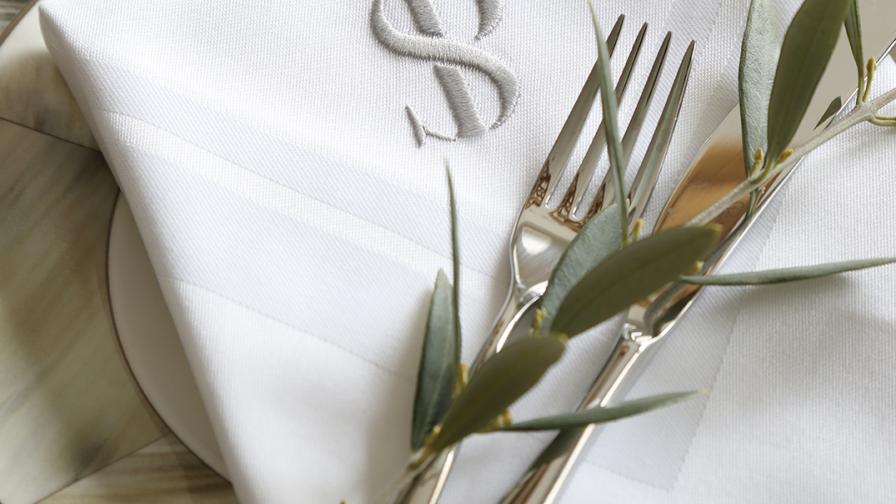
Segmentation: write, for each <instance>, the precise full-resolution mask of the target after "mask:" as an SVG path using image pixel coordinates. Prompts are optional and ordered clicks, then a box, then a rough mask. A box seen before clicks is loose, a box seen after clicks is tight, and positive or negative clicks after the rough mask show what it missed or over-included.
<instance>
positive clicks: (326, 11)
mask: <svg viewBox="0 0 896 504" xmlns="http://www.w3.org/2000/svg"><path fill="white" fill-rule="evenodd" d="M747 3H748V2H747V1H746V0H736V1H727V0H674V1H668V0H651V1H644V0H614V1H612V2H610V1H607V2H597V7H598V10H599V13H600V15H601V19H602V20H603V24H604V27H605V30H606V31H608V30H609V27H610V25H611V24H612V22H613V21H614V20H615V18H616V16H617V15H618V14H620V13H625V14H627V15H628V24H627V26H626V30H625V32H624V35H623V37H622V40H621V41H620V43H619V49H620V50H619V52H618V53H617V54H625V53H627V51H628V48H629V46H630V44H631V41H632V40H633V38H634V34H635V32H636V31H637V28H638V26H639V25H640V23H641V22H649V23H650V32H649V35H648V39H647V43H646V46H645V55H646V57H644V58H643V61H642V64H641V65H639V67H638V68H637V70H636V74H635V76H634V78H635V82H639V81H642V80H643V77H644V75H646V73H647V71H648V69H649V63H650V60H652V57H650V56H651V54H652V53H654V51H655V50H656V48H657V47H658V44H659V42H660V40H661V38H662V36H663V35H664V33H665V31H666V30H671V31H672V32H674V36H673V44H672V51H671V56H670V62H671V63H670V71H668V72H667V73H666V75H665V77H664V80H663V83H662V86H661V89H660V90H659V94H658V96H660V97H664V96H665V93H666V91H667V89H668V87H669V84H670V81H671V77H672V74H673V73H674V72H673V70H674V64H675V63H677V60H678V59H679V58H680V57H681V55H682V53H683V50H684V47H685V46H686V44H687V43H688V42H689V41H690V40H691V39H694V40H696V41H697V52H696V57H695V63H694V70H693V77H692V79H691V84H690V87H689V90H688V94H687V98H686V102H685V105H684V107H683V111H682V117H681V121H680V124H679V127H678V131H677V134H676V139H675V144H674V146H673V148H672V151H671V153H670V156H669V158H668V161H667V163H666V168H665V171H664V173H663V176H662V178H661V181H660V184H659V186H658V188H657V192H656V195H655V197H654V200H655V204H654V205H653V208H652V209H651V212H650V214H651V215H655V214H656V209H657V207H659V206H660V205H659V203H661V202H662V201H664V199H665V198H666V197H668V195H669V193H670V192H671V190H672V187H673V186H674V184H675V182H676V181H677V180H678V178H679V176H680V175H681V174H682V172H683V170H684V169H685V168H686V167H687V165H688V163H689V162H690V160H691V158H692V156H693V154H694V153H695V152H696V150H697V148H698V147H699V146H700V144H701V143H702V142H703V141H704V140H705V139H706V138H707V137H708V135H709V134H710V133H711V132H712V130H713V129H714V127H715V126H716V124H718V122H719V121H721V119H722V118H723V117H724V116H725V115H726V114H727V113H728V111H729V110H730V109H731V107H732V106H733V105H734V104H735V102H736V77H737V60H738V51H739V38H740V34H741V32H742V29H743V23H744V19H745V12H746V8H747ZM781 3H782V9H783V10H784V11H785V12H793V10H794V8H795V7H794V6H795V4H796V1H795V0H791V1H782V2H781ZM384 4H385V5H383V4H382V3H380V2H379V1H374V0H369V1H359V0H326V1H324V0H307V1H304V2H296V1H289V0H271V1H269V2H263V3H259V2H248V1H237V0H229V1H224V2H222V1H211V0H197V1H192V2H184V1H183V0H151V1H150V0H130V1H128V2H110V1H104V0H79V1H77V2H71V1H67V0H48V1H46V2H45V3H43V4H42V7H41V9H42V25H43V30H44V36H45V38H46V41H47V44H48V46H49V48H50V50H51V52H52V53H53V55H54V57H55V59H56V61H57V63H58V64H59V65H60V67H61V69H62V71H63V73H64V75H65V77H66V79H67V81H68V82H69V84H70V85H71V87H72V88H73V90H74V91H75V94H76V95H77V97H78V100H79V102H80V104H81V106H82V108H83V109H84V110H85V112H86V113H87V115H88V117H89V120H90V121H91V123H92V126H93V129H94V132H95V134H96V135H97V137H98V139H99V141H100V143H101V145H102V148H103V151H104V153H105V154H106V156H107V158H108V160H109V162H110V165H111V166H112V168H113V170H114V171H115V174H116V176H117V178H118V180H119V182H120V184H121V186H122V189H123V190H124V192H125V193H126V195H127V197H128V200H129V201H130V203H131V205H132V207H133V211H134V214H135V217H136V220H137V222H138V224H139V227H140V231H141V234H142V235H143V237H144V240H145V241H146V244H147V246H148V249H149V252H150V256H151V258H152V261H153V265H154V268H155V270H156V273H157V275H158V277H159V280H160V283H161V285H162V288H163V290H164V293H165V296H166V299H167V302H168V304H169V306H170V309H171V310H172V312H173V316H174V319H175V321H176V324H177V327H178V330H179V332H180V335H181V337H182V340H183V344H184V347H185V350H186V352H187V355H188V358H189V361H190V365H191V366H192V367H193V371H194V374H195V376H196V377H197V381H198V386H199V389H200V391H201V393H202V395H203V400H204V403H205V404H204V405H205V407H206V409H207V410H208V413H209V416H210V418H211V419H212V422H213V424H214V429H215V434H216V438H217V440H218V442H219V444H220V446H221V448H222V452H223V454H224V456H225V459H226V464H227V469H228V472H229V475H230V477H231V479H232V481H233V483H234V485H235V488H236V491H237V493H238V495H239V497H240V499H241V500H242V501H243V502H252V503H295V502H314V503H317V502H331V503H335V502H338V501H339V500H340V499H347V500H348V501H349V502H352V503H357V502H369V501H371V500H372V498H373V496H374V495H377V494H378V493H379V492H381V491H382V490H383V489H384V488H385V487H386V486H387V485H388V484H389V482H391V481H392V480H393V479H394V477H395V476H396V475H397V474H398V472H399V471H400V469H401V467H402V465H403V463H404V462H405V459H406V457H407V455H408V438H409V430H410V411H411V402H412V398H413V389H414V379H415V376H416V365H417V361H418V357H419V351H420V345H421V337H422V332H423V324H424V308H425V306H426V303H427V302H428V298H429V294H430V290H431V286H432V282H433V279H434V276H435V273H436V271H437V270H438V269H439V268H445V269H447V268H449V267H450V261H449V257H450V250H449V235H448V220H447V208H446V187H445V183H444V172H443V169H442V164H443V159H448V160H450V162H451V165H452V167H453V171H454V174H455V177H456V179H457V189H458V198H459V205H460V227H461V242H462V244H461V245H462V256H463V258H462V259H463V267H464V269H463V285H462V289H463V297H462V316H463V325H464V330H465V335H466V341H465V343H466V345H465V348H464V352H463V353H464V356H465V358H466V359H467V360H470V359H471V358H472V356H473V355H475V351H476V349H477V348H478V346H479V343H480V342H481V341H482V339H483V336H484V334H485V332H486V331H487V329H488V327H489V326H490V324H491V322H492V317H493V316H494V313H495V312H496V310H497V308H498V306H499V304H500V302H501V301H502V297H503V294H504V291H503V289H504V288H505V286H506V285H507V272H506V270H507V264H506V250H505V247H506V239H507V235H508V233H509V230H510V229H511V226H512V223H513V220H514V218H515V216H516V214H517V212H518V210H519V204H520V202H521V201H522V199H523V196H524V194H525V193H526V192H527V191H528V189H529V187H530V185H531V183H532V180H533V177H534V176H535V174H536V172H537V170H538V169H539V168H540V166H541V163H542V161H543V159H544V156H545V155H546V152H547V151H548V149H549V147H550V145H551V143H552V142H553V140H554V138H555V136H556V133H557V132H558V131H559V128H560V126H561V124H562V123H563V120H564V119H565V117H566V114H567V112H568V110H569V108H570V107H571V105H572V103H573V101H574V99H575V96H576V94H577V92H578V90H579V88H580V86H581V84H582V83H583V82H584V79H585V76H586V75H587V72H588V71H589V69H590V66H591V63H592V62H593V59H594V43H593V37H592V32H591V26H590V19H589V17H588V13H587V7H586V5H585V4H584V3H583V2H578V1H569V2H566V1H563V2H546V1H536V0H526V1H519V2H507V3H506V5H502V2H500V1H488V0H479V1H478V2H473V1H472V0H465V1H459V2H447V1H436V2H434V4H435V7H436V9H435V10H430V9H429V6H430V5H431V4H430V3H429V2H427V1H425V0H414V1H407V2H402V1H400V0H389V1H384ZM378 6H382V7H383V11H382V16H381V17H380V16H378ZM412 14H413V15H412ZM433 53H437V54H441V55H444V56H445V57H447V58H449V59H450V62H449V63H447V64H445V65H444V66H440V67H437V66H436V62H434V61H433V60H432V59H430V58H428V57H426V56H427V55H428V54H433ZM621 60H622V58H616V64H617V67H618V66H620V65H619V63H620V61H621ZM617 71H618V68H617ZM884 74H885V75H884V76H883V77H882V78H881V81H882V82H883V84H880V86H881V87H883V86H885V85H889V86H896V74H894V73H892V72H891V71H889V70H887V71H885V72H884ZM458 76H460V80H459V79H458ZM657 101H658V102H661V101H662V100H657ZM634 102H635V100H634V99H629V100H628V101H626V102H625V104H624V106H623V116H625V115H626V114H627V113H630V111H631V109H632V104H633V103H634ZM660 105H661V104H660V103H658V104H656V106H655V107H654V108H653V110H652V111H651V116H650V117H651V120H652V121H655V120H656V119H657V117H658V115H659V109H660ZM406 107H408V108H409V110H407V109H406ZM595 122H596V121H595ZM623 123H625V121H623ZM595 127H596V125H595ZM457 133H460V135H461V136H462V137H463V138H460V139H458V140H457V141H456V142H449V141H445V140H443V139H440V138H439V136H440V135H442V136H454V135H455V134H457ZM421 135H422V136H421ZM424 137H426V138H425V143H424V145H423V146H422V147H419V146H418V143H417V140H418V139H420V138H424ZM893 140H894V136H893V133H892V132H886V131H878V130H874V129H872V128H870V127H867V128H860V129H858V130H856V131H855V132H853V133H850V134H849V135H847V136H846V137H845V138H844V139H843V140H842V141H838V142H836V143H834V144H832V145H830V146H829V147H827V148H825V149H824V150H823V151H822V152H819V153H817V154H816V155H813V156H812V157H811V159H809V160H808V162H807V164H806V165H805V166H804V167H803V168H802V171H801V173H799V174H798V175H797V176H796V177H795V178H794V180H793V181H792V182H791V183H790V186H789V188H788V189H787V190H786V192H785V193H784V194H783V195H782V196H781V197H780V198H779V201H778V202H777V204H776V205H775V206H774V207H773V208H771V209H770V211H769V212H768V213H767V214H765V215H764V216H763V218H762V219H761V221H760V222H759V223H758V225H757V226H756V227H755V229H753V230H752V231H751V233H750V235H749V236H748V237H747V239H746V240H745V242H744V244H743V246H742V247H741V248H740V249H739V250H738V251H737V253H736V254H735V256H734V257H733V259H732V260H731V262H730V263H729V265H728V268H726V269H728V270H730V271H735V270H746V269H751V268H759V267H761V268H767V267H777V266H785V265H799V264H807V263H810V262H815V261H828V260H840V259H850V258H858V257H864V256H872V255H893V251H894V250H896V234H894V233H893V229H894V226H893V223H892V216H893V215H894V211H896V200H894V198H892V197H891V194H890V191H891V188H893V187H894V178H896V175H894V172H893V170H892V165H893V161H894V159H896V154H894V153H896V151H894V150H893V148H894V147H893ZM645 147H646V142H641V143H640V145H639V147H638V149H637V151H636V155H635V157H634V160H633V163H636V162H638V161H639V159H640V154H641V153H643V150H644V148H645ZM580 150H581V149H580ZM894 282H896V268H890V269H881V270H878V271H874V272H869V273H861V274H854V275H851V276H849V277H848V278H839V279H829V280H823V281H817V282H812V283H804V284H799V285H791V286H783V287H776V288H768V289H761V290H752V289H751V290H747V289H727V290H726V289H710V290H708V291H707V292H706V293H705V294H704V295H703V296H702V297H701V299H700V301H699V303H698V305H697V306H696V307H695V309H694V310H693V312H692V313H691V314H690V315H689V316H687V317H686V318H685V319H684V320H683V321H682V323H681V324H680V326H679V327H678V328H677V329H676V331H675V333H674V335H673V336H672V337H671V338H670V341H669V342H668V344H667V345H666V346H665V347H664V348H663V350H662V351H661V352H660V355H659V356H658V357H657V359H656V360H655V361H654V363H653V366H652V368H651V369H650V370H649V371H648V373H647V374H646V375H645V376H644V377H643V379H642V380H641V381H640V382H639V384H638V385H637V386H636V388H635V390H634V391H633V392H632V396H640V395H644V394H648V393H655V392H667V391H673V390H690V389H695V388H701V387H706V388H710V389H711V394H710V395H709V396H708V397H706V398H703V399H700V400H696V401H692V402H690V403H687V404H684V405H681V406H677V407H675V408H672V409H668V410H664V411H662V412H657V413H653V414H650V415H647V416H644V417H639V418H637V419H633V420H627V421H624V422H619V423H617V424H614V425H612V426H610V427H608V428H607V429H606V430H605V431H604V432H603V433H602V435H601V436H600V437H599V439H598V440H597V442H596V443H595V445H594V447H593V449H592V450H591V451H590V453H589V455H588V457H587V458H586V460H584V461H583V463H582V464H581V466H580V468H579V470H578V471H577V473H576V475H575V478H574V480H573V481H572V484H571V485H570V487H569V489H568V491H567V493H566V497H565V500H564V502H572V503H577V502H582V503H585V502H588V503H590V502H596V501H601V502H656V503H671V502H688V503H716V502H729V501H737V502H756V503H760V502H780V501H786V502H807V503H808V502H812V503H818V502H846V501H851V502H889V501H890V500H891V499H892V495H894V494H896V480H894V479H893V478H892V477H891V476H892V474H893V473H894V471H896V462H894V459H893V458H892V456H891V454H892V451H893V448H894V447H896V424H894V423H893V422H892V421H891V417H892V413H891V412H892V411H893V409H894V406H896V404H894V403H896V400H894V396H893V394H892V393H891V390H892V388H893V385H894V382H896V366H893V365H892V364H891V362H892V361H893V358H894V356H896V342H894V341H893V339H892V334H891V333H892V328H893V326H894V322H896V309H894V308H893V292H894V288H893V285H894ZM614 330H615V327H610V326H609V324H608V326H607V327H604V328H601V329H600V330H598V331H596V332H595V334H592V335H589V336H586V337H582V338H578V339H577V340H576V341H575V342H574V343H573V347H574V348H572V349H571V351H570V352H568V353H567V356H566V358H565V362H564V363H563V364H562V365H561V366H560V368H558V369H557V370H556V371H555V372H552V373H551V375H550V376H549V377H548V378H547V379H546V380H545V382H544V383H543V384H542V386H541V388H539V389H538V390H537V391H536V392H535V393H533V394H532V395H531V396H529V397H527V398H526V400H525V401H524V402H523V404H521V405H520V406H519V407H517V408H515V410H514V415H515V417H516V418H528V417H531V416H532V415H534V414H536V413H538V412H541V413H544V412H548V411H559V410H561V409H569V408H571V407H572V406H573V405H574V404H575V403H576V402H577V399H578V398H579V397H580V396H581V394H582V393H583V392H584V390H585V389H586V388H587V385H588V384H589V382H590V379H591V378H592V377H593V374H594V372H595V370H596V368H597V367H598V366H599V365H600V364H601V363H602V359H603V357H604V356H605V354H606V352H607V351H608V348H609V347H608V345H609V343H610V341H611V339H612V337H613V335H614ZM546 439H547V438H546V437H545V436H531V435H494V436H481V437H477V438H475V439H473V440H471V441H470V442H468V443H465V446H464V450H463V451H462V456H461V461H460V463H459V465H458V468H457V470H456V471H455V472H454V473H453V475H452V479H451V482H450V485H449V489H448V493H447V495H446V499H445V501H446V502H474V503H478V502H484V503H487V502H493V501H494V500H495V499H496V498H497V497H498V496H499V495H500V494H501V493H502V492H503V491H504V490H505V489H506V488H507V486H508V485H509V484H511V483H512V481H513V480H514V479H515V478H516V477H517V476H518V475H519V474H521V473H522V471H523V469H524V468H525V466H526V465H527V464H528V463H529V461H530V460H531V458H532V457H533V456H534V455H535V454H536V453H537V452H538V450H539V448H540V446H541V443H543V442H544V441H545V440H546Z"/></svg>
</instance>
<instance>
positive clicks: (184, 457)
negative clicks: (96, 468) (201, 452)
mask: <svg viewBox="0 0 896 504" xmlns="http://www.w3.org/2000/svg"><path fill="white" fill-rule="evenodd" d="M41 502H42V504H83V503H92V504H118V503H121V502H128V503H130V504H158V503H166V504H197V503H201V504H231V503H235V502H236V498H235V497H234V495H233V492H232V491H231V488H230V485H229V484H228V483H227V482H226V481H224V480H222V479H221V478H218V477H216V476H215V475H214V473H212V472H211V471H209V470H208V467H206V466H205V465H204V464H203V463H202V462H201V461H200V460H199V459H198V458H196V456H195V455H193V454H192V453H190V452H189V451H188V450H187V449H186V448H184V446H183V445H182V444H181V443H180V442H179V441H178V440H177V439H176V438H175V437H174V436H172V435H169V436H166V437H164V438H162V439H160V440H158V441H156V442H155V443H153V444H151V445H149V446H147V447H146V448H144V449H142V450H140V451H138V452H136V453H134V454H133V455H131V456H130V457H128V458H126V459H123V460H121V461H119V462H116V463H115V464H112V465H111V466H109V467H107V468H106V469H103V470H102V471H100V472H98V473H96V474H94V475H93V476H90V477H88V478H85V479H83V480H81V481H79V482H77V483H75V484H74V485H72V486H70V487H68V488H66V489H64V490H62V491H60V492H59V493H57V494H55V495H52V496H50V497H49V498H47V499H45V500H43V501H41Z"/></svg>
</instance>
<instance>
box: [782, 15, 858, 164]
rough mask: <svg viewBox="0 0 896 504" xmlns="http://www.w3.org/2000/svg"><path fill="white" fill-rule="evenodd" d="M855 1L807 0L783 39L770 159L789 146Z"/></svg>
mask: <svg viewBox="0 0 896 504" xmlns="http://www.w3.org/2000/svg"><path fill="white" fill-rule="evenodd" d="M851 1H852V0H805V2H803V5H802V6H801V7H800V9H799V10H798V11H797V13H796V16H794V18H793V21H792V22H791V23H790V27H789V28H788V29H787V33H786V35H784V43H783V45H782V47H781V56H780V58H779V59H778V68H777V71H776V72H775V83H774V86H773V87H772V96H771V99H770V102H769V108H768V156H767V158H766V159H768V160H769V161H770V162H774V160H776V159H778V157H779V156H780V155H781V154H782V153H783V152H784V151H785V150H786V149H787V148H788V147H789V146H790V142H791V141H792V140H793V137H794V136H795V135H796V132H797V130H798V129H799V127H800V123H802V121H803V118H804V117H805V116H806V111H807V110H808V109H809V104H810V103H811V101H812V97H813V96H814V95H815V90H816V89H817V88H818V83H819V81H820V80H821V77H822V75H824V72H825V69H827V66H828V63H829V62H830V59H831V54H832V53H833V51H834V47H835V46H836V45H837V39H838V38H839V36H840V27H841V25H842V24H843V21H844V20H845V19H846V14H847V11H848V10H849V5H850V2H851Z"/></svg>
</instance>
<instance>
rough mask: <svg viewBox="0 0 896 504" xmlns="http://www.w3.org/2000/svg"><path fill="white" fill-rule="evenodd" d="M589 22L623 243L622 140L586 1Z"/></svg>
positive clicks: (601, 45) (603, 46) (605, 54)
mask: <svg viewBox="0 0 896 504" xmlns="http://www.w3.org/2000/svg"><path fill="white" fill-rule="evenodd" d="M588 6H589V7H590V8H591V22H592V24H593V25H594V36H595V38H596V39H597V68H598V76H599V77H600V89H601V92H600V102H601V107H603V120H604V125H605V126H606V128H605V130H604V131H605V132H606V136H607V152H608V153H609V157H610V169H611V170H612V171H613V181H614V185H615V187H616V201H617V202H618V205H619V207H620V212H619V215H618V219H619V226H620V236H621V237H622V241H623V243H625V242H627V241H628V197H627V195H626V194H625V168H626V166H625V165H626V163H627V160H626V159H625V154H624V151H623V149H622V140H621V137H620V135H619V104H618V103H617V102H616V93H612V92H609V91H608V90H610V89H615V86H614V85H613V76H612V73H611V67H610V64H609V63H610V49H609V48H608V47H607V43H606V42H604V36H603V33H601V29H600V23H599V22H598V20H597V11H596V10H595V9H594V3H592V2H591V1H590V0H589V2H588Z"/></svg>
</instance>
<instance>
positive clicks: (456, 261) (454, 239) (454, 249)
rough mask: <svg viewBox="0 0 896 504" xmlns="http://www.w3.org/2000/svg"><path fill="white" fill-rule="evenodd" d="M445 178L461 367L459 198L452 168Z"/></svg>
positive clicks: (457, 360)
mask: <svg viewBox="0 0 896 504" xmlns="http://www.w3.org/2000/svg"><path fill="white" fill-rule="evenodd" d="M445 176H446V177H447V179H448V203H449V206H450V208H451V266H452V268H451V269H452V276H453V277H454V289H453V290H452V294H451V302H452V304H453V305H454V364H455V366H456V367H459V366H460V351H461V347H462V345H463V337H462V335H461V325H460V240H459V239H458V236H457V235H458V226H457V198H456V197H455V193H454V177H452V176H451V168H449V167H448V166H447V164H446V165H445Z"/></svg>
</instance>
